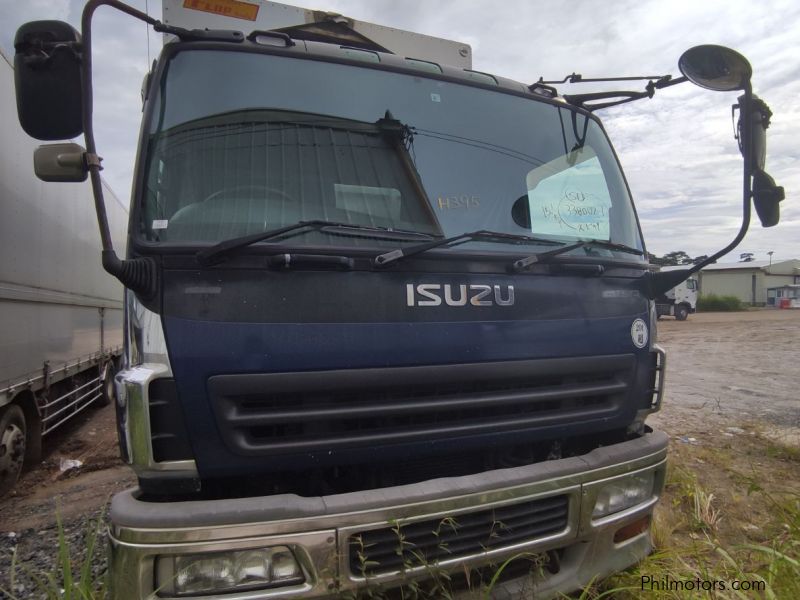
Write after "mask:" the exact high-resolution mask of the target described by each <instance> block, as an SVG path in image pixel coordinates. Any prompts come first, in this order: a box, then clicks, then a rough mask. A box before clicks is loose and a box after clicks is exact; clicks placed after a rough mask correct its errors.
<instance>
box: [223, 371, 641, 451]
mask: <svg viewBox="0 0 800 600" xmlns="http://www.w3.org/2000/svg"><path fill="white" fill-rule="evenodd" d="M632 370H633V357H632V356H629V355H622V356H605V357H599V358H598V357H594V358H577V359H574V358H573V359H546V360H539V361H514V362H503V363H482V364H461V365H442V366H436V367H405V368H392V369H358V370H355V369H354V370H343V371H322V372H319V371H317V372H308V373H276V374H258V375H219V376H215V377H211V378H210V379H209V392H210V394H209V395H210V398H211V400H212V404H213V406H214V410H215V411H216V414H217V418H218V423H219V427H220V431H221V433H222V436H223V438H224V439H225V441H226V442H227V444H228V446H229V447H230V448H231V449H232V450H234V451H235V452H237V453H240V454H245V455H264V454H289V453H299V452H303V453H305V452H314V451H325V452H330V451H333V450H343V449H350V448H359V447H364V446H372V447H376V446H386V445H390V444H398V443H408V442H429V441H438V440H443V439H448V438H455V437H467V436H469V437H474V436H477V435H482V434H498V433H508V432H514V431H516V432H519V431H531V430H534V429H542V428H547V427H550V428H557V427H559V426H563V427H567V426H569V427H572V428H573V429H572V434H573V435H574V434H577V433H578V431H577V429H575V427H577V426H578V425H581V424H582V425H584V426H588V425H589V424H591V423H594V424H597V423H602V424H603V426H604V427H605V428H606V429H610V428H612V427H614V426H618V425H620V424H621V423H623V420H624V419H623V418H622V417H623V412H624V410H625V405H626V403H625V398H626V395H627V393H628V389H629V385H630V381H631V378H632ZM596 429H597V428H596V427H595V430H596Z"/></svg>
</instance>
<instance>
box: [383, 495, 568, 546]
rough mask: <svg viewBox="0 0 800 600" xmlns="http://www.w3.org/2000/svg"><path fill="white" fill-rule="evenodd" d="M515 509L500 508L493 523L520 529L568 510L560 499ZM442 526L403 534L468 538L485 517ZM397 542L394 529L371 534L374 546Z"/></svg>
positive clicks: (421, 526) (414, 528)
mask: <svg viewBox="0 0 800 600" xmlns="http://www.w3.org/2000/svg"><path fill="white" fill-rule="evenodd" d="M506 508H509V507H506ZM513 508H514V509H515V510H514V511H513V512H511V511H502V509H497V510H496V511H495V513H494V518H493V522H497V523H502V524H504V525H506V526H508V527H512V526H519V525H520V524H519V523H518V521H519V520H520V519H525V520H528V521H529V522H531V523H538V522H541V521H543V520H545V521H546V520H549V519H551V518H556V517H558V515H559V514H560V513H561V512H563V511H564V510H565V506H564V503H563V501H562V500H561V498H560V497H557V498H554V499H553V500H551V501H550V502H549V503H548V502H542V506H536V507H530V506H529V505H527V504H523V505H514V506H513ZM440 523H441V524H437V529H433V530H432V529H430V527H429V523H428V522H423V523H413V524H411V525H406V526H405V527H403V528H402V529H401V531H402V532H403V534H404V535H411V536H415V537H417V536H420V537H424V536H425V535H427V534H431V532H432V531H437V530H438V531H439V536H440V538H441V539H444V538H451V537H459V536H461V535H462V534H463V535H466V534H468V532H470V531H474V530H475V529H476V528H482V527H484V526H485V524H486V518H485V516H484V514H483V513H475V514H470V513H467V514H465V515H461V516H459V517H458V518H456V519H454V521H453V524H452V525H450V524H449V523H448V522H446V521H442V522H440ZM454 530H455V531H454ZM431 535H432V534H431ZM396 540H397V533H396V532H395V531H392V530H391V529H389V530H377V531H374V532H371V537H370V541H371V542H373V543H384V542H391V541H396Z"/></svg>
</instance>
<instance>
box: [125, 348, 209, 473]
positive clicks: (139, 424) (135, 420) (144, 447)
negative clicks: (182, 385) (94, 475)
mask: <svg viewBox="0 0 800 600" xmlns="http://www.w3.org/2000/svg"><path fill="white" fill-rule="evenodd" d="M171 376H172V372H171V371H170V369H169V367H168V366H167V365H163V364H156V363H145V364H142V365H140V366H138V367H133V368H132V369H127V370H125V371H120V372H119V373H117V376H116V377H115V380H116V384H117V401H118V402H119V404H120V407H122V408H123V409H124V421H125V422H124V423H123V427H122V431H123V432H124V435H125V444H126V446H127V448H128V452H129V455H130V459H131V465H132V466H133V468H134V470H135V471H136V472H137V473H141V472H143V471H150V472H153V471H156V472H158V471H161V472H163V471H186V472H187V475H193V476H196V475H197V466H196V465H195V462H194V461H193V460H178V461H165V462H156V461H155V460H154V459H153V446H152V443H151V440H150V399H149V397H148V386H149V385H150V382H151V381H153V380H155V379H160V378H162V377H171Z"/></svg>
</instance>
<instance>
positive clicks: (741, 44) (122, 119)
mask: <svg viewBox="0 0 800 600" xmlns="http://www.w3.org/2000/svg"><path fill="white" fill-rule="evenodd" d="M133 4H134V5H135V6H137V7H138V8H140V9H144V7H145V1H144V0H138V1H137V2H133ZM81 5H82V2H78V1H77V0H72V1H71V2H67V1H66V0H60V1H59V0H31V1H29V2H16V1H14V0H0V45H2V47H3V48H4V49H5V50H6V52H9V51H10V50H11V39H12V38H13V33H14V30H15V29H16V27H17V26H18V25H19V24H20V23H22V22H24V21H26V20H29V19H40V18H47V19H50V18H60V19H64V18H66V19H68V20H69V21H70V22H72V23H73V24H77V22H78V19H79V15H80V6H81ZM313 5H314V7H317V8H323V9H325V10H331V11H336V12H340V13H342V14H345V15H348V16H351V17H354V18H357V19H362V20H366V21H371V22H377V23H382V24H386V25H391V26H393V27H396V28H399V29H408V30H412V31H418V32H420V33H425V34H428V35H433V36H437V37H445V38H449V39H455V40H460V41H464V42H466V43H470V44H471V45H472V46H473V53H474V68H475V69H476V70H481V71H487V72H492V73H496V74H498V75H502V76H506V77H510V78H513V79H518V80H520V81H523V82H533V81H535V80H537V79H538V78H539V76H540V75H543V76H545V78H561V77H563V76H565V75H567V74H569V73H573V72H578V73H582V74H583V75H584V76H586V77H590V76H614V75H631V74H644V75H651V74H662V73H671V74H673V75H678V70H677V61H678V57H679V56H680V55H681V53H682V52H683V51H684V50H685V49H687V48H689V47H691V46H693V45H696V44H701V43H718V44H723V45H728V46H731V47H733V48H736V49H738V50H739V51H740V52H742V53H743V54H744V55H746V56H747V57H748V58H749V59H750V61H751V63H752V64H753V67H754V77H753V82H754V88H755V90H756V92H757V93H759V94H761V95H762V96H763V97H764V99H765V100H766V101H767V102H768V103H769V105H770V106H771V108H772V109H773V111H774V116H773V119H772V125H771V127H770V129H769V132H768V133H769V144H768V147H769V152H770V153H769V158H768V167H769V170H770V171H771V172H772V174H773V176H774V177H775V179H776V180H777V182H778V183H779V184H780V185H783V186H784V187H785V188H786V190H787V196H788V197H787V200H785V201H784V202H783V206H782V213H783V219H782V223H781V224H780V225H779V226H777V227H775V228H771V229H768V230H762V229H761V227H760V225H759V224H758V222H757V220H756V222H755V223H754V225H753V227H752V229H751V231H750V233H749V234H748V235H747V237H746V238H745V240H744V242H743V244H742V246H740V249H738V250H737V252H738V251H739V250H741V251H753V252H756V253H757V254H758V257H759V258H766V257H765V256H761V255H760V254H759V253H763V252H766V251H767V250H775V256H776V257H777V256H781V257H783V258H789V257H800V247H798V244H797V240H798V239H800V206H798V204H797V202H796V201H795V200H794V197H795V195H796V190H800V168H798V167H799V166H800V146H798V144H797V140H798V139H800V63H798V62H797V59H796V56H795V55H796V50H797V31H800V5H798V4H797V3H796V2H791V1H782V0H781V1H777V0H776V1H772V2H770V4H769V9H768V10H767V9H765V8H764V6H763V5H761V4H758V3H754V2H744V1H742V0H739V1H735V2H734V1H721V0H711V1H708V2H697V1H692V2H690V1H678V2H669V3H667V2H659V1H657V0H642V1H634V0H626V1H623V2H603V3H600V2H594V1H591V0H576V1H573V2H570V3H569V4H565V3H559V2H526V1H524V0H507V1H506V2H502V3H497V2H486V1H478V0H443V1H440V2H435V3H434V2H429V1H423V0H408V1H406V2H403V3H398V2H396V1H394V0H374V1H371V2H367V1H365V0H320V1H317V0H315V2H314V3H313ZM149 8H150V11H151V13H155V14H156V15H157V16H158V12H160V2H158V1H157V0H150V2H149ZM114 12H115V11H112V10H110V9H108V8H101V9H99V11H98V27H97V30H96V31H97V33H96V50H97V53H96V55H95V67H96V77H95V86H96V93H97V98H96V103H95V107H96V113H95V115H96V130H97V137H98V147H99V149H100V152H101V153H102V154H103V156H104V157H105V163H104V164H105V167H106V169H105V171H104V175H105V177H106V179H107V180H108V181H109V182H110V184H111V185H112V187H113V188H114V189H115V190H116V191H117V194H118V195H120V196H122V197H125V196H127V194H128V191H129V189H130V179H131V177H132V174H133V160H134V154H135V148H136V142H137V135H138V127H139V124H138V123H139V120H140V118H141V113H140V109H141V101H140V97H139V90H140V85H141V81H142V77H143V76H144V73H145V72H146V69H147V65H148V56H147V39H148V38H147V37H146V34H145V30H144V25H143V24H141V23H140V22H138V21H135V20H133V19H130V18H127V17H125V16H122V15H120V14H114ZM149 41H150V56H151V58H152V57H154V56H155V54H156V52H157V50H158V47H159V46H160V36H157V35H155V34H151V35H150V37H149ZM610 85H611V86H618V87H616V89H641V88H642V84H641V83H639V82H630V83H628V82H624V83H621V84H610ZM575 88H578V89H581V90H583V91H588V90H591V89H592V87H591V86H583V87H581V86H566V87H565V89H564V91H565V92H573V93H574V91H575ZM736 96H737V95H736V94H735V93H727V94H720V93H713V92H709V91H705V90H700V89H699V88H696V87H693V86H691V85H690V84H685V85H681V86H676V87H674V88H669V89H665V90H661V91H659V92H658V93H657V94H656V96H655V97H654V98H653V99H651V100H646V101H641V102H638V103H633V104H630V105H627V106H624V107H618V108H613V109H609V110H606V111H602V114H601V116H602V118H603V119H604V122H605V126H606V129H607V131H608V132H609V134H610V136H611V139H612V141H613V143H614V146H615V148H616V150H617V152H618V154H619V157H620V160H621V162H622V164H623V166H624V168H625V170H626V173H627V177H628V180H629V184H630V186H631V189H632V191H633V194H634V198H635V201H636V204H637V208H638V212H639V214H640V217H641V220H642V227H643V231H644V234H645V237H646V239H647V244H648V248H649V249H650V250H651V251H652V252H655V253H657V254H663V253H666V252H669V251H672V250H685V251H686V252H688V253H689V254H692V255H698V254H710V253H712V252H713V251H715V250H716V249H719V248H720V247H722V246H723V245H725V244H726V243H727V242H728V241H730V239H732V237H733V235H735V233H736V230H737V229H738V223H739V220H738V219H739V215H740V213H741V204H742V201H741V158H740V156H739V154H738V149H737V147H736V142H735V140H734V139H733V129H732V125H731V119H730V106H731V104H733V103H735V102H736Z"/></svg>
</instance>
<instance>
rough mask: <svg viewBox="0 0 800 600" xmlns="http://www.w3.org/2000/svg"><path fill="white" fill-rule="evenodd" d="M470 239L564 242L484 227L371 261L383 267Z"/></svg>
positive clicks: (401, 249) (394, 252)
mask: <svg viewBox="0 0 800 600" xmlns="http://www.w3.org/2000/svg"><path fill="white" fill-rule="evenodd" d="M471 240H492V241H508V242H519V243H528V244H545V245H548V246H560V245H562V244H563V243H564V242H557V241H555V240H548V239H544V238H537V237H532V236H529V235H517V234H514V233H503V232H502V231H488V230H486V229H481V230H479V231H471V232H469V233H460V234H458V235H454V236H451V237H447V238H442V239H440V240H435V241H433V242H428V243H426V244H418V245H416V246H411V247H410V248H397V249H395V250H392V251H390V252H385V253H384V254H379V255H378V256H376V257H375V258H374V260H373V263H374V264H375V266H376V267H384V266H386V265H388V264H390V263H393V262H395V261H398V260H400V259H402V258H408V257H409V256H414V255H415V254H422V253H423V252H427V251H428V250H431V249H433V248H438V247H440V246H447V245H449V244H452V245H457V244H459V243H461V244H463V243H465V242H469V241H471Z"/></svg>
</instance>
